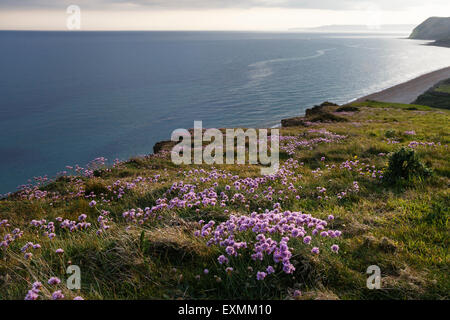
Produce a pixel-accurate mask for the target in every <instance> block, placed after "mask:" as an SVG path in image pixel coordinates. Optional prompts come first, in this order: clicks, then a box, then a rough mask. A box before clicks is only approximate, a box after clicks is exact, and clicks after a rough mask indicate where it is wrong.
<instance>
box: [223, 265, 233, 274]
mask: <svg viewBox="0 0 450 320" xmlns="http://www.w3.org/2000/svg"><path fill="white" fill-rule="evenodd" d="M225 271H226V273H228V274H231V273H232V272H233V268H231V267H228V268H226V269H225Z"/></svg>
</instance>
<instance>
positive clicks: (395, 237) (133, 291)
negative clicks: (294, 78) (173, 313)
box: [0, 101, 450, 299]
mask: <svg viewBox="0 0 450 320" xmlns="http://www.w3.org/2000/svg"><path fill="white" fill-rule="evenodd" d="M352 106H353V107H356V108H358V112H353V113H348V114H345V119H346V122H325V123H313V124H311V126H309V127H289V128H283V129H281V134H282V135H283V136H295V137H301V138H302V139H314V138H316V137H318V136H323V134H322V133H317V132H314V131H311V129H313V130H314V129H321V128H325V129H326V130H328V131H329V132H333V133H336V134H339V135H343V136H346V138H345V139H344V140H342V141H339V142H335V143H318V144H315V145H312V146H311V148H309V147H308V148H301V147H300V148H297V149H296V150H295V153H294V154H293V155H292V156H288V155H287V154H285V153H282V155H281V159H285V160H283V161H289V160H286V159H290V158H293V159H294V160H297V161H298V162H299V164H300V163H303V165H299V166H298V167H297V168H293V169H292V170H293V171H292V172H293V175H291V176H289V177H287V178H286V179H287V180H286V181H283V179H275V180H273V181H270V182H268V183H267V184H264V185H263V187H261V188H260V189H258V190H257V191H256V194H258V195H259V196H260V197H259V198H258V199H253V198H250V197H249V198H248V199H247V201H246V203H241V202H239V201H236V202H231V201H230V202H228V203H227V205H226V207H225V208H221V207H220V206H218V205H216V206H200V207H199V208H198V209H199V210H196V208H187V207H186V208H173V209H171V210H162V211H160V212H159V213H158V216H157V217H154V218H151V219H149V220H147V221H146V222H145V223H143V224H138V223H133V222H130V221H126V220H125V219H124V218H123V216H122V213H123V212H125V211H129V210H130V209H132V208H136V209H137V208H142V209H144V208H145V207H152V206H155V205H156V204H157V201H158V199H161V198H168V199H173V198H174V197H175V196H177V192H176V191H172V192H171V191H170V189H171V188H173V186H174V183H175V182H179V181H183V182H184V184H196V185H197V189H196V192H199V191H201V190H203V189H205V188H211V187H213V188H214V189H215V191H216V192H217V193H218V194H220V192H228V194H229V196H230V198H232V196H233V194H235V193H237V191H236V190H234V189H232V190H230V191H226V189H225V185H227V184H229V180H228V179H222V178H217V179H216V180H212V181H208V180H207V179H204V180H199V178H200V177H203V178H207V177H208V173H210V172H212V171H213V170H214V169H213V168H212V167H211V166H207V165H198V166H175V165H174V164H172V162H171V161H170V159H169V158H168V157H167V156H164V155H160V156H148V157H142V158H135V159H131V160H130V161H127V162H123V163H120V164H117V165H115V166H114V167H112V168H106V167H101V168H97V170H96V171H94V174H93V176H92V177H75V176H67V177H61V178H58V179H55V180H53V181H51V182H48V183H46V184H45V185H44V186H41V187H37V188H32V189H30V191H29V194H28V197H27V199H25V196H24V193H22V195H20V194H14V195H11V196H9V197H7V198H5V199H3V200H1V201H0V221H1V220H3V219H7V220H8V224H9V225H10V226H8V227H6V226H5V225H3V226H0V236H1V238H2V239H3V237H4V236H5V235H6V234H12V230H13V229H14V228H20V229H21V230H23V231H24V233H23V236H22V237H21V238H18V239H16V240H15V241H13V242H11V244H10V245H9V246H8V247H7V248H2V249H1V250H0V299H23V298H24V296H25V294H26V293H27V291H28V290H29V289H30V288H31V285H32V283H33V282H34V281H41V282H42V283H43V284H44V288H43V289H42V292H41V298H49V297H50V294H51V292H52V291H53V290H55V289H57V288H58V289H60V290H62V292H63V293H64V295H65V296H66V298H73V297H75V296H78V295H81V296H82V297H83V298H85V299H188V298H189V299H294V295H293V292H294V290H301V291H302V293H303V294H302V296H301V297H300V299H315V298H321V299H448V298H449V295H448V294H449V292H450V281H449V276H448V275H449V270H448V265H449V262H450V261H449V251H448V248H449V237H448V235H449V225H448V222H449V218H450V212H449V208H450V200H449V199H450V198H449V189H448V185H449V183H450V163H449V159H448V146H447V145H448V144H449V141H450V132H449V126H448V124H449V123H450V111H447V110H439V109H433V108H430V107H426V106H420V105H414V106H413V105H402V104H394V103H379V102H373V101H371V102H363V103H354V104H352ZM332 108H336V107H332ZM353 110H355V109H353ZM330 112H331V111H330ZM411 130H414V131H415V135H410V134H405V132H406V131H411ZM412 141H419V142H434V143H435V145H432V146H421V145H419V146H417V147H415V151H416V153H417V156H418V157H419V158H420V159H421V161H422V162H423V163H425V164H426V165H427V167H431V168H432V169H433V174H432V176H431V177H429V178H427V179H419V178H418V179H410V180H408V181H400V182H398V183H392V184H388V183H384V182H383V180H382V179H379V178H378V177H376V178H373V177H372V175H371V173H367V172H368V171H367V168H368V167H367V165H368V166H369V168H372V166H374V168H375V169H374V170H375V171H376V172H377V175H379V173H378V172H382V171H384V170H385V169H386V167H387V163H388V157H387V154H388V153H390V152H393V151H395V150H398V149H399V148H400V146H407V145H408V144H409V143H410V142H412ZM392 142H397V143H392ZM438 143H440V144H438ZM322 157H325V159H324V160H322ZM347 160H349V161H356V160H358V164H357V167H355V168H353V169H352V170H347V169H342V168H341V167H342V163H343V162H345V161H347ZM195 168H197V169H204V170H205V173H198V174H192V175H190V174H186V173H188V172H189V171H190V170H194V169H195ZM216 168H217V169H218V170H224V171H226V172H227V173H231V174H232V175H239V177H241V178H245V177H253V178H256V177H259V176H260V175H259V168H258V166H246V165H216ZM318 168H320V170H317V169H318ZM357 168H362V171H361V172H362V173H364V174H360V173H359V172H358V171H357ZM371 172H372V171H371ZM157 176H159V177H157ZM139 177H142V178H145V179H146V180H144V181H142V179H141V180H140V179H139ZM196 179H197V180H196ZM118 180H120V183H117V181H118ZM354 181H357V182H358V184H359V192H348V194H347V195H346V196H345V197H342V198H338V197H337V194H339V193H341V192H343V191H347V190H349V189H350V188H351V187H352V184H353V182H354ZM213 182H217V185H216V186H214V185H213ZM286 182H287V184H285V183H286ZM115 183H116V185H114V184H115ZM126 183H128V184H129V185H128V187H127V186H126ZM289 183H292V184H293V185H294V186H295V188H296V189H297V190H298V193H297V194H298V195H299V198H298V199H296V198H295V196H294V194H292V193H289V192H288V191H287V186H288V185H289ZM269 186H270V187H272V190H275V194H278V193H279V192H280V191H283V195H286V197H285V198H282V199H281V200H278V199H274V200H272V201H270V200H267V199H265V198H264V195H265V194H264V193H263V191H266V190H267V188H268V187H269ZM318 188H325V189H326V192H325V193H324V194H321V193H318ZM120 189H123V190H122V191H120ZM38 190H40V191H47V192H48V193H47V195H46V196H44V197H42V198H41V199H37V198H30V197H29V195H30V194H33V195H36V194H39V193H38V192H37V191H38ZM80 190H81V191H82V194H81V196H79V195H76V193H77V192H79V191H80ZM121 193H123V194H122V196H121V197H120V198H118V197H117V195H118V194H121ZM90 194H95V195H96V197H95V200H96V201H97V205H95V206H90V205H89V203H90V202H91V200H92V198H90V197H88V195H90ZM318 196H321V197H322V198H318ZM102 197H103V198H104V199H105V201H102V200H101V199H102ZM275 202H279V203H280V205H281V206H282V208H283V210H291V211H302V212H305V213H308V214H311V215H312V216H314V217H317V218H321V219H327V217H328V216H329V215H330V214H331V215H333V216H334V217H335V219H334V220H333V221H331V222H330V227H332V228H334V229H339V230H341V231H342V232H343V237H342V238H341V239H340V240H337V243H338V244H339V246H340V250H339V254H335V253H334V252H332V251H331V250H328V249H327V248H329V246H330V245H331V244H332V243H334V241H332V239H327V238H324V239H316V240H314V241H316V242H315V243H314V245H317V246H320V248H321V253H320V254H319V255H313V254H311V252H310V250H311V247H310V246H307V245H305V244H304V243H303V242H302V241H297V240H296V239H293V240H292V241H290V242H289V246H290V247H292V248H291V249H292V250H291V251H292V253H293V257H292V263H293V264H294V265H295V268H296V270H295V272H294V273H293V274H285V273H283V272H282V271H280V269H279V268H276V272H275V273H274V274H272V275H270V276H268V277H267V278H266V279H265V280H264V281H258V280H256V277H255V274H256V272H257V271H260V270H264V268H265V266H267V265H268V264H272V265H275V264H274V263H273V261H272V260H271V258H269V257H266V258H265V259H264V261H253V260H252V259H251V258H250V254H251V253H252V252H250V251H249V250H247V251H245V250H244V251H242V253H241V255H240V256H238V257H231V258H230V260H231V261H230V266H232V267H233V269H234V270H233V271H232V272H231V273H230V272H227V271H226V270H225V266H223V265H220V264H219V263H218V261H217V257H218V256H219V255H221V254H224V248H222V247H218V246H207V245H206V239H204V238H201V237H196V236H195V235H194V232H195V231H196V230H198V229H199V224H198V220H200V219H203V220H205V221H209V220H214V221H216V222H217V223H220V222H223V221H226V220H227V219H228V218H229V215H230V214H234V215H248V214H250V212H251V211H253V210H255V211H264V210H265V209H272V208H273V205H274V203H275ZM246 205H248V207H246ZM224 209H227V210H229V212H225V210H224ZM101 210H107V211H108V212H109V215H107V216H105V215H104V214H103V213H102V211H101ZM81 214H86V215H87V221H88V222H89V223H91V224H92V227H91V228H88V229H86V230H79V231H75V232H69V231H68V230H65V229H61V228H59V227H57V228H56V231H55V233H56V237H55V238H54V239H53V240H50V239H49V237H48V236H46V235H45V234H44V231H45V230H43V229H39V228H37V227H34V226H31V225H30V221H31V220H33V219H34V220H41V219H46V222H45V223H44V224H46V225H47V224H48V222H49V221H55V219H56V218H57V217H62V218H64V219H69V220H74V221H75V220H77V219H78V217H79V216H80V215H81ZM99 215H103V216H105V217H106V218H107V219H108V221H107V223H106V224H107V225H108V226H110V228H109V229H108V230H104V231H103V233H101V234H100V235H97V234H96V231H97V229H99V228H100V227H101V226H100V223H99V222H98V216H99ZM56 224H59V223H56ZM239 237H240V241H243V240H246V241H248V242H249V243H250V241H252V239H253V238H252V233H251V232H250V233H243V234H241V235H239ZM29 241H31V242H33V243H39V244H40V245H41V249H38V250H34V251H33V250H32V251H30V252H32V253H33V258H32V259H31V260H26V259H25V258H24V255H23V253H22V252H21V251H20V249H21V248H22V246H23V245H25V244H26V243H27V242H29ZM57 248H62V249H63V250H64V254H62V255H61V254H57V253H56V252H55V250H56V249H57ZM69 264H74V265H78V266H80V268H81V279H82V287H81V290H74V291H71V290H68V289H67V288H66V287H65V285H64V284H65V280H66V279H67V278H68V276H69V275H67V274H66V273H65V271H66V268H67V266H68V265H69ZM370 265H377V266H379V267H380V269H381V272H382V288H381V289H380V290H369V289H367V288H366V279H367V274H366V270H367V268H368V267H369V266H370ZM204 269H208V270H209V273H208V274H205V273H204ZM52 276H57V277H59V278H61V280H62V283H61V284H60V285H58V286H56V287H54V286H53V287H52V286H50V285H48V284H47V280H48V279H49V278H50V277H52ZM297 298H299V297H297Z"/></svg>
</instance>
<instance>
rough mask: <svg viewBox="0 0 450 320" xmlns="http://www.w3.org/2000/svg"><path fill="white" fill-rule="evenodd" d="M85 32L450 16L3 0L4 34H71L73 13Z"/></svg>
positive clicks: (335, 7) (336, 5)
mask: <svg viewBox="0 0 450 320" xmlns="http://www.w3.org/2000/svg"><path fill="white" fill-rule="evenodd" d="M70 5H76V6H78V7H79V8H80V10H81V30H85V31H128V30H130V31H131V30H138V31H147V30H148V31H183V30H186V31H200V30H202V31H287V30H289V29H296V28H313V27H320V26H324V25H367V26H374V27H375V29H376V27H377V26H379V25H394V24H395V25H405V24H408V25H417V24H419V23H421V22H422V21H423V20H425V19H427V18H428V17H430V16H442V14H444V15H445V13H447V12H450V5H449V4H448V1H444V0H434V1H432V2H431V3H430V2H429V3H427V4H423V2H422V1H418V0H408V1H407V0H397V1H388V0H374V1H358V0H346V1H340V2H337V1H331V0H316V1H312V0H302V1H294V0H240V1H237V0H221V1H220V0H166V1H158V0H130V1H127V0H90V1H88V0H78V1H67V0H59V1H51V0H23V1H21V2H18V1H16V0H2V2H1V3H0V30H40V31H46V30H67V27H66V21H67V18H68V16H69V14H68V13H67V8H68V7H69V6H70Z"/></svg>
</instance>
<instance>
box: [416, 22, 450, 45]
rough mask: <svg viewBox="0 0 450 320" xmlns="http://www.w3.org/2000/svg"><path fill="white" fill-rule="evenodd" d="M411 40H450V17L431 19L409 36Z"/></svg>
mask: <svg viewBox="0 0 450 320" xmlns="http://www.w3.org/2000/svg"><path fill="white" fill-rule="evenodd" d="M409 38H410V39H420V40H446V39H450V17H448V18H439V17H431V18H428V19H427V20H425V21H424V22H422V23H421V24H420V25H418V26H417V27H416V28H414V30H413V32H412V33H411V35H410V36H409Z"/></svg>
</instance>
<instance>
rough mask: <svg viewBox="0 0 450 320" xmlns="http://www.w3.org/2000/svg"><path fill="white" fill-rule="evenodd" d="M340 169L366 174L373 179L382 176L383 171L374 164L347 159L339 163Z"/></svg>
mask: <svg viewBox="0 0 450 320" xmlns="http://www.w3.org/2000/svg"><path fill="white" fill-rule="evenodd" d="M339 168H340V169H345V170H347V171H354V172H357V173H358V174H359V175H361V176H368V177H371V178H374V179H377V178H378V179H381V178H383V171H381V170H378V169H377V168H376V167H375V166H374V165H370V164H366V163H364V162H360V161H359V160H347V161H344V162H342V163H341V165H340V167H339Z"/></svg>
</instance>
